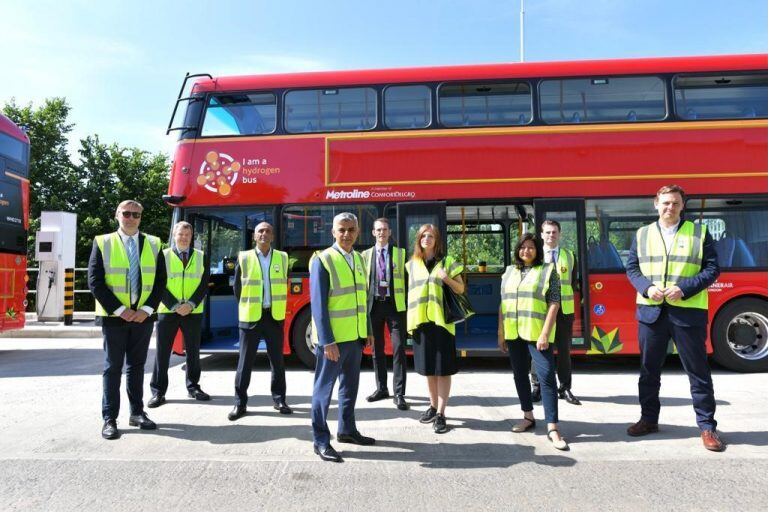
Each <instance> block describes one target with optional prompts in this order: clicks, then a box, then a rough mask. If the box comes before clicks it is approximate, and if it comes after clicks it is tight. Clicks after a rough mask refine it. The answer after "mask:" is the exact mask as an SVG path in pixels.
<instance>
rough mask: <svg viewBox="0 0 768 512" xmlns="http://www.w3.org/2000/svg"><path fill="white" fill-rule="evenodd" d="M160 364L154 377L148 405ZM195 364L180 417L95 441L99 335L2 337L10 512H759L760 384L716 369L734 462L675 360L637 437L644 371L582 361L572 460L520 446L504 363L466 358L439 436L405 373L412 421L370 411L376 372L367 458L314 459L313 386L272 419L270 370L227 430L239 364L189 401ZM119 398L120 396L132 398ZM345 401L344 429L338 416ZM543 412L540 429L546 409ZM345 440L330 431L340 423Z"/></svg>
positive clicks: (213, 359)
mask: <svg viewBox="0 0 768 512" xmlns="http://www.w3.org/2000/svg"><path fill="white" fill-rule="evenodd" d="M153 358H154V352H151V353H150V356H149V360H148V365H147V371H148V372H147V376H146V378H145V401H146V399H147V398H149V390H148V382H149V373H150V372H151V362H152V361H153ZM182 363H183V358H180V357H177V356H173V359H172V368H171V371H170V388H169V391H168V394H167V398H168V403H167V404H166V405H164V406H162V407H160V408H158V409H148V412H149V414H150V417H151V418H152V419H153V420H155V421H156V422H158V424H159V426H160V429H159V430H157V431H150V432H146V431H139V430H138V429H135V428H131V427H128V425H127V423H128V421H127V414H128V410H127V398H126V397H125V394H124V392H123V395H122V400H123V405H122V413H121V416H120V418H119V420H118V424H119V427H120V428H121V430H122V432H123V437H122V438H121V439H120V440H117V441H105V440H102V439H101V437H100V429H101V419H100V399H101V369H102V366H103V353H102V351H101V340H100V339H89V338H75V339H24V338H4V339H0V403H1V404H2V410H3V412H2V414H1V415H0V432H2V435H1V436H0V460H1V461H2V462H1V463H0V504H1V505H0V508H2V509H4V510H73V509H78V510H96V509H101V510H105V509H106V510H129V509H130V510H135V509H137V508H141V509H142V510H165V511H168V510H180V509H191V510H200V509H210V510H232V509H235V508H238V509H239V508H243V507H247V508H248V509H254V510H275V509H281V510H285V509H289V508H290V509H299V510H340V509H344V510H358V509H362V508H365V509H367V510H388V511H391V510H404V509H438V510H439V509H446V510H481V509H482V510H508V509H525V510H552V509H557V510H577V509H579V510H584V509H586V508H593V507H610V508H611V509H618V510H649V509H650V510H657V509H675V510H701V509H708V510H733V509H734V508H738V509H740V510H758V509H760V510H762V509H763V505H764V503H763V501H764V495H765V491H764V490H763V487H764V486H763V480H764V475H765V474H766V473H767V472H768V434H766V432H765V418H766V417H768V415H767V414H766V413H768V398H766V393H764V392H763V391H758V390H764V389H765V384H766V379H765V375H742V374H735V373H730V372H725V371H721V370H718V371H716V372H715V390H716V396H717V399H718V414H717V418H718V421H719V422H720V427H721V429H720V430H721V432H722V435H723V437H724V438H725V439H726V440H727V441H728V443H729V447H728V450H727V451H726V452H724V453H710V452H707V451H705V450H704V449H703V447H702V446H701V441H700V439H699V437H698V429H697V428H696V425H695V421H694V413H693V409H692V407H691V405H690V397H689V395H688V382H687V378H686V377H685V375H684V374H683V373H682V372H681V370H680V369H679V365H678V363H677V362H674V361H673V362H671V363H670V364H669V365H668V368H667V370H666V373H665V375H664V377H663V380H662V393H661V394H662V397H663V398H662V417H661V431H660V432H659V433H658V434H656V435H653V436H648V437H646V438H640V439H634V438H630V437H628V436H626V434H625V429H626V427H627V425H628V424H629V423H631V422H633V421H635V420H636V419H637V418H638V417H639V406H638V405H637V399H636V392H637V374H636V366H637V362H636V361H631V360H630V361H629V362H619V363H616V362H586V361H579V362H577V363H576V374H575V376H574V392H575V393H576V394H577V395H578V396H579V397H580V398H581V399H582V401H583V402H584V405H583V406H581V407H577V406H572V405H569V404H566V403H564V402H562V401H561V402H560V416H561V422H562V423H561V429H562V431H563V433H564V434H565V436H566V438H567V439H568V441H569V442H570V443H571V450H570V451H568V452H558V451H557V450H555V449H553V448H552V447H551V446H550V444H549V442H548V441H547V440H546V437H545V434H546V430H545V425H544V422H543V421H540V422H539V424H538V425H537V428H536V432H535V433H525V434H513V433H511V431H510V429H511V427H512V424H513V423H514V422H515V421H516V420H517V419H519V418H520V415H521V413H520V410H519V402H518V400H517V397H516V393H515V391H514V384H513V382H512V376H511V372H510V370H509V369H508V366H507V364H506V363H505V361H503V360H478V359H474V360H465V361H464V363H465V364H464V368H463V371H462V372H461V373H460V374H459V375H458V376H456V377H455V379H454V385H453V392H452V398H451V401H450V404H449V408H448V411H447V416H448V423H449V425H450V426H451V427H452V429H451V431H450V432H448V433H447V434H444V435H442V436H440V435H436V434H434V433H433V432H432V430H431V428H430V427H429V426H425V425H421V424H419V423H418V421H417V418H418V416H419V414H420V412H421V410H423V409H424V408H425V407H426V405H425V404H426V403H427V398H426V397H427V389H426V382H425V379H423V378H422V377H420V376H418V375H415V374H412V373H411V374H409V376H408V377H409V379H408V399H409V401H410V402H411V403H412V404H413V406H414V407H413V409H412V410H410V411H407V412H400V411H398V410H396V409H395V408H394V406H393V404H392V403H391V401H381V402H377V403H374V404H369V403H367V402H366V401H365V399H364V397H365V396H366V395H367V394H369V393H370V392H371V391H372V388H373V385H374V377H373V373H372V372H371V371H370V370H368V369H366V370H364V373H363V375H362V377H361V388H360V394H359V398H358V408H357V419H358V427H359V429H360V431H361V432H362V433H363V434H365V435H370V436H373V437H375V438H376V439H377V443H376V445H375V446H372V447H358V446H353V445H344V444H339V443H334V446H335V447H336V448H337V449H338V450H340V451H341V452H342V455H343V456H344V457H345V460H346V462H345V463H344V464H331V463H324V462H321V461H320V460H319V459H318V458H317V457H316V456H315V455H314V454H313V453H312V442H311V430H310V420H309V405H310V396H311V389H312V377H313V374H312V373H311V372H309V371H307V370H305V369H303V368H302V367H301V366H300V365H299V364H298V363H295V362H294V363H289V365H288V368H289V369H288V376H287V380H288V394H289V398H288V401H289V403H290V404H291V405H292V406H293V407H294V409H295V411H296V412H295V414H294V415H292V416H281V415H279V414H277V413H276V411H274V410H273V409H272V407H271V399H270V397H269V394H268V386H269V374H268V363H267V362H266V359H265V358H260V359H259V360H258V361H257V364H256V366H255V369H254V376H253V379H252V382H251V388H250V394H251V398H250V403H249V414H248V416H246V417H245V418H242V419H241V420H239V421H237V422H229V421H228V420H227V418H226V415H227V412H228V411H229V410H230V409H231V407H232V401H233V400H232V393H233V383H234V367H235V363H236V358H235V357H230V356H207V357H205V358H204V360H203V365H202V366H203V376H202V380H201V384H202V386H203V389H204V390H205V391H207V392H208V393H210V394H211V395H212V396H213V400H212V401H211V402H207V403H205V402H194V401H192V400H190V399H188V398H186V390H185V389H184V382H183V381H184V378H183V370H182ZM124 389H125V386H124V384H123V390H124ZM335 405H336V404H335V401H334V403H333V404H332V418H335ZM536 415H537V417H538V418H540V419H541V418H542V410H541V407H540V406H538V405H537V406H536ZM331 430H332V432H335V421H334V422H333V423H332V424H331Z"/></svg>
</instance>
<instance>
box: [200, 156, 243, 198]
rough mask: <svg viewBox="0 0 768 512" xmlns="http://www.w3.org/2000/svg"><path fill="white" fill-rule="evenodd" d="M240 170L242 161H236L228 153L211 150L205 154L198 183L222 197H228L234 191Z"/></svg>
mask: <svg viewBox="0 0 768 512" xmlns="http://www.w3.org/2000/svg"><path fill="white" fill-rule="evenodd" d="M239 171H240V162H235V159H234V158H232V157H231V156H229V155H227V154H226V153H218V152H216V151H209V152H208V153H207V154H206V155H205V161H203V163H202V164H201V165H200V174H199V176H198V177H197V184H198V185H200V186H201V187H204V188H205V189H206V190H210V191H211V192H214V193H216V194H219V195H220V196H222V197H227V196H228V195H229V194H231V193H232V187H233V186H234V185H235V181H237V174H238V172H239Z"/></svg>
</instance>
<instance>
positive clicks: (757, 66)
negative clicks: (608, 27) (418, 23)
mask: <svg viewBox="0 0 768 512" xmlns="http://www.w3.org/2000/svg"><path fill="white" fill-rule="evenodd" d="M750 70H768V54H751V55H720V56H707V57H662V58H642V59H612V60H581V61H578V60H574V61H560V62H525V63H508V64H479V65H462V66H435V67H418V68H393V69H369V70H356V71H316V72H308V73H285V74H273V75H243V76H226V77H216V78H213V79H207V78H202V79H198V80H197V81H196V82H195V85H194V87H193V92H195V93H203V92H223V91H238V90H249V89H262V88H263V89H269V88H282V87H323V86H346V85H364V84H382V83H385V84H386V83H410V82H430V81H449V80H489V79H498V78H500V77H504V78H537V77H566V76H595V75H637V74H649V73H660V74H661V73H694V72H702V73H706V72H714V71H750Z"/></svg>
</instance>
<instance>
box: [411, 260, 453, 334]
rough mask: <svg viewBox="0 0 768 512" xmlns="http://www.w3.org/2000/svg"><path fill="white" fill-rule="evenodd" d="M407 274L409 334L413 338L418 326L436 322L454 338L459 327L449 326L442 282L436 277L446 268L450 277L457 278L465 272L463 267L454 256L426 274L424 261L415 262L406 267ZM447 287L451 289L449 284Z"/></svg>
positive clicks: (439, 263)
mask: <svg viewBox="0 0 768 512" xmlns="http://www.w3.org/2000/svg"><path fill="white" fill-rule="evenodd" d="M406 268H407V270H408V314H407V315H406V316H407V325H408V333H409V334H412V333H413V331H415V330H416V328H417V327H418V326H420V325H421V324H425V323H427V322H434V323H435V325H439V326H440V327H442V328H443V329H445V330H447V331H448V332H450V333H451V334H453V335H456V326H455V325H453V324H449V323H446V321H445V316H444V314H443V285H444V284H443V282H442V280H441V279H440V278H439V277H437V269H438V268H444V269H445V272H446V273H447V274H448V277H451V278H454V277H456V276H457V275H459V274H461V273H462V272H464V265H462V264H461V263H459V262H458V261H456V260H455V259H454V258H453V257H452V256H446V257H445V258H444V259H443V260H442V261H439V262H438V263H437V264H436V265H435V266H434V267H433V268H432V272H429V271H428V270H427V266H426V265H425V264H424V261H422V260H420V259H416V258H411V260H410V261H409V262H408V263H407V264H406ZM445 286H448V285H447V284H446V285H445Z"/></svg>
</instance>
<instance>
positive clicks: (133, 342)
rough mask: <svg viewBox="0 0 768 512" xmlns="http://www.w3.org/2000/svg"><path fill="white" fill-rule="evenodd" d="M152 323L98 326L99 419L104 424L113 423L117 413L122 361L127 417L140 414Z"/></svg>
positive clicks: (146, 321) (118, 410) (148, 321)
mask: <svg viewBox="0 0 768 512" xmlns="http://www.w3.org/2000/svg"><path fill="white" fill-rule="evenodd" d="M154 325H155V322H154V321H152V320H150V319H147V320H145V321H144V322H142V323H140V324H138V323H134V322H123V323H121V324H120V325H102V327H101V332H102V334H103V336H104V353H105V355H106V360H105V361H104V372H103V373H102V383H103V387H104V391H103V394H102V398H101V415H102V417H103V418H104V420H116V419H117V416H118V414H119V413H120V378H121V376H122V373H123V361H125V388H126V391H127V392H128V400H129V402H130V403H131V415H136V414H141V413H142V412H144V402H143V398H144V395H143V393H144V364H145V363H146V362H147V350H149V340H150V338H151V337H152V329H153V327H154Z"/></svg>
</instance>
